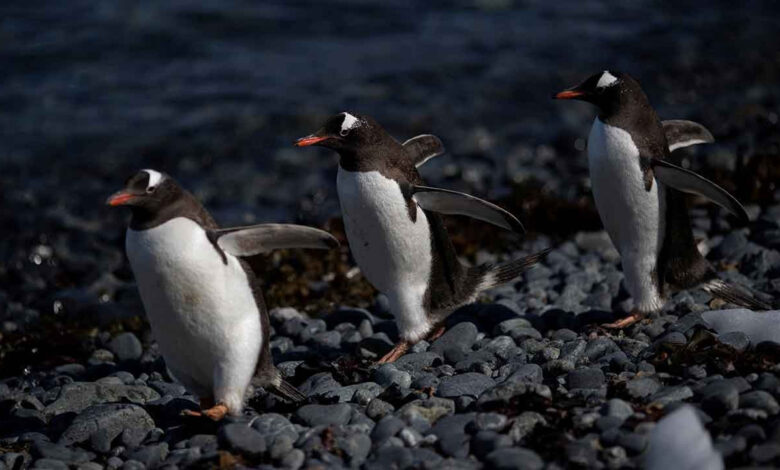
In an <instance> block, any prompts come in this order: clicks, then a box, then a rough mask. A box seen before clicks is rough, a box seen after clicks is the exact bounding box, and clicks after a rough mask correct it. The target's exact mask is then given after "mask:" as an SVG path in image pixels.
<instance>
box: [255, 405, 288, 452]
mask: <svg viewBox="0 0 780 470" xmlns="http://www.w3.org/2000/svg"><path fill="white" fill-rule="evenodd" d="M252 429H254V430H255V431H257V433H258V434H260V436H262V437H263V439H265V442H266V443H267V444H268V445H269V446H270V445H273V444H274V442H275V441H276V439H277V438H279V437H282V436H284V437H287V438H289V439H290V440H291V441H293V442H294V441H296V440H297V439H298V432H297V431H296V430H295V426H294V425H293V424H292V423H291V422H290V420H288V419H287V418H285V417H284V416H282V415H280V414H277V413H263V414H261V415H260V416H258V417H257V418H255V419H254V420H253V421H252Z"/></svg>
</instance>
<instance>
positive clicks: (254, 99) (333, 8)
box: [0, 0, 780, 222]
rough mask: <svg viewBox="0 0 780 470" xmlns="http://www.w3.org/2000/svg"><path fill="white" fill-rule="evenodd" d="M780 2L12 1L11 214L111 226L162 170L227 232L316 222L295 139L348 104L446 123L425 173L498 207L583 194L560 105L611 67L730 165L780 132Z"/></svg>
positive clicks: (6, 69) (3, 54) (326, 179)
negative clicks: (514, 199) (57, 214)
mask: <svg viewBox="0 0 780 470" xmlns="http://www.w3.org/2000/svg"><path fill="white" fill-rule="evenodd" d="M390 3H392V6H390V5H389V4H390ZM779 11H780V7H779V6H778V4H777V3H776V2H739V5H738V6H735V5H734V4H733V2H721V3H718V2H706V3H702V2H687V1H681V2H653V1H632V2H598V3H597V2H577V1H568V0H567V1H559V2H546V1H544V2H543V1H511V0H481V1H462V2H426V1H405V2H381V3H380V2H362V1H331V2H303V1H288V2H282V1H277V2H253V1H216V0H213V1H172V2H145V3H141V2H135V1H111V2H89V1H68V2H36V1H28V2H10V3H6V2H4V3H3V5H2V6H0V63H2V73H0V163H1V164H2V166H3V170H4V171H2V173H4V176H3V177H2V183H3V186H4V190H3V191H4V193H5V200H6V201H5V202H6V204H7V206H6V207H8V206H9V205H15V204H17V203H21V202H23V203H24V204H26V205H27V207H30V208H34V209H36V210H43V209H44V208H51V206H52V205H54V206H57V207H62V208H64V209H65V210H67V211H71V212H77V213H78V214H79V215H81V216H83V217H85V218H87V219H90V220H93V219H94V220H97V219H100V218H103V217H105V213H104V212H103V211H104V209H103V208H102V207H101V203H102V200H103V198H104V197H105V196H106V194H108V193H109V192H111V191H112V190H114V189H115V188H117V187H118V186H119V185H121V184H122V182H123V180H124V179H125V178H126V177H127V176H129V175H130V174H131V172H133V171H134V170H135V169H138V168H143V167H154V168H157V169H161V170H165V171H168V172H170V173H171V174H173V175H174V176H175V177H177V178H178V179H180V180H181V181H182V182H183V183H184V184H185V185H186V186H188V187H189V188H191V189H194V190H196V191H197V192H198V194H199V195H200V196H201V197H203V198H204V199H205V201H206V202H207V203H208V205H209V206H210V207H212V208H213V209H214V210H215V211H216V212H217V214H218V218H220V219H222V220H223V221H225V222H237V221H251V220H255V219H266V220H268V219H272V218H276V219H293V218H303V219H304V220H322V219H324V218H325V217H327V216H331V215H334V214H336V213H337V205H336V199H335V195H334V183H335V176H334V175H335V170H334V168H335V167H334V163H335V160H334V158H333V156H331V155H330V154H329V153H328V152H325V151H316V152H315V151H311V150H304V149H294V148H292V147H291V146H290V143H291V142H292V141H293V140H294V139H295V138H297V137H299V136H301V135H304V134H307V133H309V132H311V131H313V130H315V129H316V128H317V127H318V125H319V123H320V122H321V121H322V120H323V118H324V117H326V116H328V115H329V114H333V113H336V112H339V111H342V110H345V109H351V110H356V111H359V112H361V113H366V114H370V115H373V116H374V117H375V118H376V119H377V120H378V121H379V122H381V123H383V124H384V125H385V127H386V128H387V129H388V130H390V131H391V133H393V134H394V135H396V136H397V137H398V138H399V139H405V138H408V137H410V136H412V135H414V134H416V133H422V132H432V133H436V134H438V135H439V136H440V137H441V138H442V139H443V140H444V142H445V144H446V145H447V147H448V149H449V150H450V153H449V154H448V155H447V156H446V157H443V158H441V159H440V161H434V162H431V164H430V165H429V166H428V167H426V168H425V171H424V173H425V175H426V176H427V177H428V178H429V179H431V180H432V181H433V182H435V183H439V184H449V185H451V186H459V187H462V188H469V189H471V190H473V191H475V192H477V193H480V194H486V195H489V196H491V197H501V196H504V195H506V194H507V191H508V189H507V188H508V187H509V183H510V182H511V181H514V182H522V181H525V180H527V179H529V178H534V179H536V180H541V181H542V186H544V187H545V188H546V190H547V191H550V192H552V194H553V195H554V196H555V197H560V198H563V199H572V198H576V197H580V196H581V195H582V194H584V193H586V192H587V184H586V183H585V182H584V180H585V177H586V172H585V162H584V159H583V158H582V155H581V153H580V152H579V151H578V150H577V148H582V145H583V142H582V141H581V140H580V141H577V140H576V139H577V138H582V137H584V136H585V135H586V132H587V123H588V121H589V120H590V119H591V118H592V110H591V109H590V108H589V107H588V106H587V105H584V104H571V103H555V102H553V101H551V100H550V99H549V97H550V94H551V93H552V92H554V91H557V90H558V89H560V88H562V87H565V86H569V85H572V84H574V83H576V82H578V81H579V80H581V79H582V78H584V77H585V76H587V75H589V74H591V73H593V72H595V71H598V70H601V69H604V68H611V69H616V70H622V71H626V72H630V73H631V74H632V75H634V76H636V77H637V78H639V79H640V81H641V82H642V83H643V85H644V86H645V88H646V90H647V91H648V93H649V95H650V97H651V100H652V101H653V102H654V103H655V105H656V106H657V107H658V109H659V111H660V112H661V113H662V115H663V116H665V117H680V118H682V117H684V118H690V119H697V120H701V121H702V122H704V123H705V124H706V125H707V126H708V127H710V129H711V130H713V132H714V133H715V135H716V136H718V138H719V141H720V142H721V143H720V144H719V146H716V147H714V149H715V150H714V152H715V153H716V154H718V155H721V157H720V158H721V160H724V159H725V160H729V159H734V158H736V157H735V155H736V153H737V151H738V148H739V146H740V145H752V144H754V143H755V142H756V140H757V139H759V140H760V138H756V137H755V136H750V135H749V136H745V135H744V132H742V131H744V129H746V128H748V129H752V127H751V126H752V124H754V123H756V122H759V124H760V125H759V127H758V128H760V129H767V128H771V127H772V124H774V125H776V124H777V120H778V95H779V94H780V86H778V85H779V83H780V82H779V81H778V78H779V76H780V48H778V47H777V40H778V32H779V31H780V19H779V15H778V12H779ZM751 132H753V130H751ZM759 137H760V136H759ZM768 145H769V144H768ZM775 145H776V140H775ZM767 151H768V152H770V153H771V152H772V150H771V145H770V149H769V150H767ZM718 152H719V153H718ZM774 152H775V156H776V155H777V148H776V146H775V148H774ZM723 155H725V156H723ZM707 158H716V157H707ZM716 159H717V158H716ZM716 163H717V162H716ZM716 166H717V165H716ZM726 166H728V163H726ZM12 218H13V219H14V220H16V217H15V216H12Z"/></svg>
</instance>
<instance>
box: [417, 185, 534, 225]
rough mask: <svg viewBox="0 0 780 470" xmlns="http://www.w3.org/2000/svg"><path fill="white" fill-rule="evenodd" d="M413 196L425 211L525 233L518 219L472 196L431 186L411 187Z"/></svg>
mask: <svg viewBox="0 0 780 470" xmlns="http://www.w3.org/2000/svg"><path fill="white" fill-rule="evenodd" d="M410 192H411V196H412V198H413V199H414V200H415V202H417V204H418V205H419V206H420V207H422V208H423V209H424V210H427V211H432V212H439V213H441V214H451V215H466V216H469V217H472V218H474V219H477V220H481V221H483V222H488V223H490V224H493V225H496V226H498V227H501V228H503V229H506V230H511V231H513V232H517V233H525V228H524V227H523V224H522V223H520V221H519V220H517V217H515V216H514V215H512V214H510V213H509V212H507V211H506V210H504V209H502V208H500V207H498V206H497V205H495V204H493V203H491V202H487V201H485V200H484V199H480V198H478V197H475V196H472V195H470V194H465V193H461V192H458V191H452V190H449V189H441V188H432V187H430V186H418V185H411V189H410Z"/></svg>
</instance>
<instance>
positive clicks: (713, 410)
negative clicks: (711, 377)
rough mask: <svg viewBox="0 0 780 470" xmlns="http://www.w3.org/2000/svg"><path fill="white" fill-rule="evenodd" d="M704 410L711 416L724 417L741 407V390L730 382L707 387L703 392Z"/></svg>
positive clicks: (720, 382)
mask: <svg viewBox="0 0 780 470" xmlns="http://www.w3.org/2000/svg"><path fill="white" fill-rule="evenodd" d="M701 405H702V409H703V410H704V411H706V412H707V413H709V414H711V415H716V416H719V415H722V414H725V413H727V412H729V411H731V410H736V409H737V407H738V406H739V390H737V387H735V386H734V384H733V383H731V382H730V381H728V380H719V381H717V382H713V383H711V384H709V385H707V386H706V387H705V388H704V390H703V391H702V403H701Z"/></svg>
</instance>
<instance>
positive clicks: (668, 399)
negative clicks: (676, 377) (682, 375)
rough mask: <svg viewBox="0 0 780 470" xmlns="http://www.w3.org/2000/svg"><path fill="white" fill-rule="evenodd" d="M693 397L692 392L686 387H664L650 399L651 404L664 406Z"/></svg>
mask: <svg viewBox="0 0 780 470" xmlns="http://www.w3.org/2000/svg"><path fill="white" fill-rule="evenodd" d="M692 396H693V391H691V389H690V387H687V386H677V387H675V386H671V387H664V388H662V389H661V390H660V391H658V392H656V393H655V394H654V395H652V396H651V397H650V400H651V402H652V404H654V405H656V406H662V407H663V406H666V405H669V404H671V403H674V402H678V401H682V400H686V399H688V398H691V397H692Z"/></svg>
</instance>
